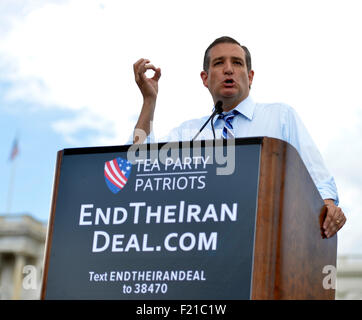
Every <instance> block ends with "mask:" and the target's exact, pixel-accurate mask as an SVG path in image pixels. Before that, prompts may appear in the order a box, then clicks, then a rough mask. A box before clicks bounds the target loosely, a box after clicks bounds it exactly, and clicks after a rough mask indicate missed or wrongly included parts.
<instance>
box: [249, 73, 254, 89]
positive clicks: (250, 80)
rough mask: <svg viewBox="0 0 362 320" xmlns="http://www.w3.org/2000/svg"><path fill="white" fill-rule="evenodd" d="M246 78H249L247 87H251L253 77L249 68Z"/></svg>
mask: <svg viewBox="0 0 362 320" xmlns="http://www.w3.org/2000/svg"><path fill="white" fill-rule="evenodd" d="M248 78H249V89H250V88H251V85H252V83H253V79H254V70H250V71H249V73H248Z"/></svg>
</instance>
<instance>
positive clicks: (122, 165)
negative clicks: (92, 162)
mask: <svg viewBox="0 0 362 320" xmlns="http://www.w3.org/2000/svg"><path fill="white" fill-rule="evenodd" d="M131 169H132V164H131V163H130V162H129V161H127V160H126V159H123V158H120V157H118V158H115V159H113V160H110V161H107V162H106V163H105V164H104V178H105V180H106V184H107V186H108V188H109V190H111V191H112V192H113V193H117V192H119V191H121V190H122V189H123V188H124V186H125V185H126V183H127V181H128V178H129V175H130V174H131Z"/></svg>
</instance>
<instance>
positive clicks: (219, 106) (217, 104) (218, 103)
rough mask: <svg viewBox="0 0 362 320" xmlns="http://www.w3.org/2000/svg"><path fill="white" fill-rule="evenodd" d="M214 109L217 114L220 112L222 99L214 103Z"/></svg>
mask: <svg viewBox="0 0 362 320" xmlns="http://www.w3.org/2000/svg"><path fill="white" fill-rule="evenodd" d="M215 110H216V113H217V114H220V113H221V112H223V110H222V101H221V100H219V101H218V102H216V104H215Z"/></svg>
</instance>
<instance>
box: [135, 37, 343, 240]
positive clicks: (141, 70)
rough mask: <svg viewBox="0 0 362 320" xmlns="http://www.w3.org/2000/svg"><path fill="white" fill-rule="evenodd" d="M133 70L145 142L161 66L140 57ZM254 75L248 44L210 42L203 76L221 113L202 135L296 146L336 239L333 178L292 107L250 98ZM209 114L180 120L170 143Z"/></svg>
mask: <svg viewBox="0 0 362 320" xmlns="http://www.w3.org/2000/svg"><path fill="white" fill-rule="evenodd" d="M133 68H134V74H135V80H136V83H137V85H138V87H139V89H140V91H141V93H142V95H143V106H142V110H141V113H140V115H139V118H138V121H137V124H136V127H135V131H134V136H133V142H134V143H143V142H144V140H145V139H146V137H149V136H150V134H151V133H152V122H153V116H154V112H155V108H156V100H157V94H158V81H159V79H160V77H161V69H160V68H156V67H155V66H154V65H152V64H151V63H150V60H147V59H140V60H138V61H137V62H136V63H135V64H134V65H133ZM147 70H153V71H154V75H153V77H152V78H148V77H146V75H145V73H146V71H147ZM253 78H254V71H253V70H252V66H251V56H250V52H249V50H248V49H247V48H246V47H245V46H242V45H240V43H239V42H237V41H236V40H234V39H232V38H230V37H221V38H218V39H216V40H215V41H214V42H213V43H211V44H210V46H209V47H208V48H207V49H206V51H205V55H204V63H203V71H202V72H201V79H202V82H203V84H204V86H205V87H206V88H208V90H209V91H210V94H211V96H212V99H213V101H214V105H216V103H217V102H218V101H221V102H222V109H223V112H222V113H221V114H220V115H218V116H217V117H215V118H214V119H213V120H212V123H209V124H208V126H206V127H205V130H204V131H203V132H202V134H201V135H200V136H199V138H203V139H211V138H213V135H212V125H213V126H214V128H215V131H216V132H217V136H216V138H224V139H228V138H244V137H253V136H268V137H272V138H277V139H281V140H284V141H286V142H288V143H290V144H291V145H292V146H293V147H295V148H296V149H297V150H298V152H299V154H300V156H301V158H302V159H303V161H304V164H305V165H306V167H307V169H308V171H309V174H310V175H311V177H312V179H313V181H314V183H315V184H316V186H317V188H318V191H319V193H320V194H321V196H322V198H323V200H324V203H325V205H326V207H327V209H328V210H327V215H326V218H325V220H324V223H323V229H324V234H325V236H326V237H328V238H329V237H332V236H333V235H334V234H335V233H336V232H337V231H338V230H340V229H341V228H342V227H343V225H344V224H345V222H346V217H345V215H344V213H343V211H342V210H341V208H339V207H338V194H337V188H336V185H335V182H334V179H333V177H332V176H331V175H330V174H329V172H328V171H327V169H326V167H325V165H324V162H323V159H322V157H321V155H320V152H319V151H318V149H317V147H316V146H315V144H314V142H313V140H312V138H311V137H310V135H309V133H308V132H307V130H306V128H305V126H304V125H303V123H302V121H301V120H300V118H299V116H298V115H297V113H296V112H295V110H294V109H293V108H291V107H290V106H288V105H286V104H281V103H273V104H265V103H256V102H254V101H253V99H252V97H251V96H250V88H251V85H252V83H253ZM207 118H208V116H206V117H203V118H201V119H193V120H189V121H186V122H184V123H182V124H181V125H180V126H179V127H178V128H175V129H173V130H172V131H171V132H170V134H169V135H168V137H167V138H166V141H183V140H191V139H192V138H193V136H194V134H195V132H197V131H198V130H199V129H200V128H201V126H202V125H203V124H204V123H205V121H206V120H207Z"/></svg>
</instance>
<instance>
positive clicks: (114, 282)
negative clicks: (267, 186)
mask: <svg viewBox="0 0 362 320" xmlns="http://www.w3.org/2000/svg"><path fill="white" fill-rule="evenodd" d="M235 141H236V142H235V149H234V152H235V154H234V155H231V157H230V155H227V152H228V149H227V146H226V145H225V143H224V145H223V144H222V143H221V144H220V145H219V146H215V147H212V146H210V145H208V144H207V142H202V144H201V148H197V152H196V151H195V149H192V148H190V149H189V148H184V147H183V146H182V144H181V143H180V144H179V143H174V144H172V145H171V148H170V149H169V155H167V154H166V155H165V154H164V155H165V156H164V158H163V159H160V157H159V156H158V155H159V154H160V153H159V152H152V150H153V151H155V150H156V151H157V150H162V148H163V147H165V145H164V144H161V145H148V146H145V147H148V149H147V151H146V152H144V153H143V156H142V154H141V152H139V153H138V155H137V154H136V159H134V161H133V163H131V162H129V161H128V160H129V158H128V151H129V147H130V146H120V147H99V148H81V149H65V150H63V151H60V152H59V153H58V162H57V172H56V179H55V187H54V195H53V206H52V212H51V217H50V223H49V231H48V240H47V252H46V261H45V269H44V280H43V289H42V297H43V299H142V300H147V299H173V300H179V299H188V300H189V299H220V300H222V299H250V298H251V283H252V268H253V254H254V237H255V221H256V212H257V199H258V195H257V193H258V181H259V160H260V152H261V141H262V139H261V138H260V139H259V138H253V139H236V140H235ZM211 143H213V142H211ZM217 152H219V153H221V154H224V155H225V157H226V156H228V159H227V161H231V162H232V161H234V163H231V162H230V163H229V164H228V163H225V164H223V165H221V164H219V163H217V161H216V160H215V159H216V158H217V157H216V156H215V153H217ZM155 154H156V156H155ZM175 154H176V156H175ZM225 159H226V158H225ZM235 159H236V161H235ZM227 165H231V166H234V167H233V170H232V173H231V174H218V169H220V167H222V166H227Z"/></svg>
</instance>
